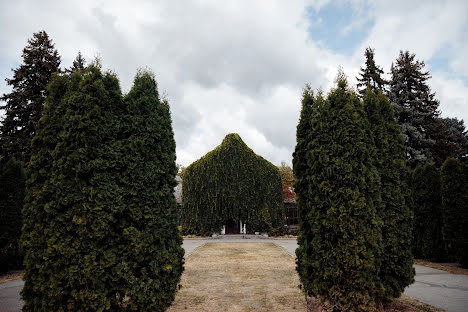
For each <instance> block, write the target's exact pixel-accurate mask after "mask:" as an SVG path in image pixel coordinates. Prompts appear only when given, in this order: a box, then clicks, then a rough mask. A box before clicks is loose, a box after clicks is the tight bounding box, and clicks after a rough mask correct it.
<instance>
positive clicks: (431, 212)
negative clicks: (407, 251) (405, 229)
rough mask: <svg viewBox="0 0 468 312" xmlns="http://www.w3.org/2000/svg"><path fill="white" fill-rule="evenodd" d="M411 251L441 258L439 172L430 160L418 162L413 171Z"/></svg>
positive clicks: (431, 257) (442, 255)
mask: <svg viewBox="0 0 468 312" xmlns="http://www.w3.org/2000/svg"><path fill="white" fill-rule="evenodd" d="M412 180H413V182H412V193H413V210H414V212H413V213H414V224H413V254H414V255H415V257H422V258H428V259H435V260H441V259H443V258H444V257H445V250H444V249H445V248H444V241H443V238H442V209H441V205H442V202H441V197H440V175H439V171H438V170H437V168H436V166H435V164H434V163H426V164H425V165H418V166H417V167H416V169H415V170H414V172H413V179H412Z"/></svg>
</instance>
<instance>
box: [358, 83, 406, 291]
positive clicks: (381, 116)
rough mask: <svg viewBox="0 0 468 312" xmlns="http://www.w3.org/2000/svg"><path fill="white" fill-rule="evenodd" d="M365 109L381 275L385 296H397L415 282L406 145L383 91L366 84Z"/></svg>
mask: <svg viewBox="0 0 468 312" xmlns="http://www.w3.org/2000/svg"><path fill="white" fill-rule="evenodd" d="M364 109H365V111H366V113H367V117H368V119H369V122H370V128H371V132H372V134H373V137H374V142H375V145H376V148H377V157H376V161H375V165H376V167H377V170H378V172H379V176H380V180H381V188H380V193H381V197H382V205H381V206H380V207H379V209H378V214H379V216H380V219H381V220H382V238H383V239H382V264H381V271H380V278H381V280H382V283H383V284H384V287H385V290H386V297H387V298H388V299H390V298H392V297H395V298H398V297H400V295H401V293H402V292H403V291H404V289H405V287H406V286H408V285H410V284H411V283H413V282H414V269H413V255H412V253H411V236H412V235H411V229H412V213H411V210H410V207H409V205H408V203H407V200H408V198H409V195H410V194H409V193H410V192H409V187H408V185H407V168H406V165H405V160H406V159H405V145H404V142H403V136H402V135H401V132H400V127H399V125H398V123H397V122H396V120H395V117H394V115H393V109H392V107H391V105H390V102H389V101H388V99H387V97H386V96H385V95H383V94H382V91H380V90H377V91H374V90H373V89H370V88H368V89H367V92H366V93H365V95H364Z"/></svg>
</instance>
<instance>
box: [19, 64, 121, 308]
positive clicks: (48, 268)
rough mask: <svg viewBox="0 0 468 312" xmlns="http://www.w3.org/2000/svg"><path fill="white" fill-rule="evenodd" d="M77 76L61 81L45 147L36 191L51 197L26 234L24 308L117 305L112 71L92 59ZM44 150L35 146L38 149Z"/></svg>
mask: <svg viewBox="0 0 468 312" xmlns="http://www.w3.org/2000/svg"><path fill="white" fill-rule="evenodd" d="M77 76H78V77H81V76H82V79H81V81H80V82H79V85H78V87H77V88H76V89H75V90H70V89H67V91H69V92H68V93H67V94H66V96H65V98H64V101H65V103H61V104H60V105H59V108H60V107H61V106H62V105H65V107H64V109H65V113H64V114H63V117H62V120H61V123H62V126H61V131H60V134H59V135H58V137H59V141H58V142H57V143H56V146H55V148H54V150H53V152H52V157H51V158H52V173H51V175H50V178H49V179H48V181H46V183H47V184H46V185H47V187H48V191H46V192H47V193H46V194H43V195H44V196H50V197H49V198H44V201H45V204H44V205H43V206H39V207H38V208H39V209H41V208H42V207H43V209H44V212H42V211H40V212H38V213H43V214H45V215H46V217H43V216H41V215H39V216H38V217H37V218H35V219H33V221H35V222H36V223H37V225H35V226H34V228H33V231H34V232H33V233H31V234H27V236H26V238H25V244H24V245H25V247H26V249H27V252H28V253H30V254H31V257H30V259H28V262H27V263H26V266H27V270H29V271H30V272H32V273H33V274H30V275H29V277H28V278H29V280H26V281H25V283H29V284H30V285H29V287H26V286H25V289H24V290H23V292H22V296H23V299H24V300H25V306H24V308H23V311H49V310H54V311H59V310H66V311H100V310H101V311H102V310H105V309H107V310H108V309H114V310H115V309H116V308H117V307H119V306H120V303H119V301H118V300H116V294H118V293H122V292H123V291H122V289H121V288H120V287H118V286H119V285H117V284H116V282H115V280H116V278H117V276H116V274H115V272H114V270H115V269H116V268H117V267H118V264H119V263H121V259H120V258H119V255H120V253H121V252H122V249H125V248H128V247H130V246H124V245H121V244H120V243H121V239H120V238H121V237H122V235H129V234H128V233H122V231H121V228H120V226H119V225H120V218H119V216H120V215H121V214H122V213H123V211H124V210H125V207H124V206H123V204H122V202H121V191H120V188H119V185H118V183H117V182H118V177H119V168H118V166H117V164H118V160H119V159H120V155H119V154H118V153H117V152H116V148H115V141H116V136H117V134H118V130H119V124H120V120H119V118H121V117H120V116H122V106H123V105H122V99H121V92H120V87H119V82H118V79H117V78H116V77H115V76H114V75H112V74H102V73H101V70H100V69H99V68H98V67H96V66H91V67H90V68H89V69H88V70H87V71H86V72H85V73H84V74H81V73H78V72H77V73H75V74H74V75H73V76H72V77H77ZM51 127H53V125H52V126H51ZM44 128H47V127H46V126H44ZM45 132H46V133H45V134H48V133H49V132H48V131H45ZM56 135H57V134H56ZM45 139H47V137H46V138H44V141H45ZM38 141H39V140H38ZM45 143H47V141H45ZM51 143H54V142H53V141H52V142H51ZM51 145H52V144H51ZM48 151H49V150H48V148H43V149H40V150H39V152H42V153H44V155H45V154H46V153H47V152H48ZM38 161H41V159H38ZM40 174H41V172H39V174H38V177H41V176H40ZM39 183H40V181H39ZM28 185H29V187H30V188H32V189H34V188H35V187H37V185H34V184H28ZM48 192H50V193H48ZM32 200H35V199H32ZM36 200H38V201H39V203H42V201H41V198H37V199H36ZM31 210H33V208H31ZM25 227H26V225H25ZM38 230H41V231H42V232H41V233H37V231H38ZM41 235H42V236H43V238H40V237H39V238H37V239H36V240H37V241H39V243H38V247H39V248H40V247H43V246H45V247H46V249H45V250H39V252H40V253H43V254H42V259H39V258H37V256H36V255H35V254H34V253H35V250H34V248H35V247H36V246H34V242H35V241H34V238H35V237H36V236H41ZM28 237H29V238H30V240H32V243H28ZM31 245H32V246H31ZM36 248H37V247H36ZM28 266H29V268H28Z"/></svg>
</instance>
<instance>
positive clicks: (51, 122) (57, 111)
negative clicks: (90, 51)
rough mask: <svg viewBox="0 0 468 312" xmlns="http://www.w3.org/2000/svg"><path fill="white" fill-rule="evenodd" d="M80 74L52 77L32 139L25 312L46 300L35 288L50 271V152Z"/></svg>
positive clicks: (25, 211)
mask: <svg viewBox="0 0 468 312" xmlns="http://www.w3.org/2000/svg"><path fill="white" fill-rule="evenodd" d="M80 81H81V76H80V75H74V76H73V77H72V79H71V80H69V79H68V78H67V77H64V76H61V75H57V74H56V75H55V76H54V77H53V78H52V81H51V83H50V84H49V85H48V96H47V99H46V102H45V105H44V111H43V115H42V117H41V119H40V120H39V122H38V124H37V128H36V135H35V136H34V138H33V139H32V146H31V160H30V162H29V167H28V171H29V176H28V180H27V190H28V192H27V195H26V198H25V205H24V208H23V231H22V236H21V247H22V249H23V251H24V254H25V256H24V258H25V260H24V263H25V272H24V278H23V279H24V281H25V283H24V287H23V290H22V292H21V295H22V297H23V299H24V301H25V305H24V308H23V310H24V311H37V310H41V307H42V305H43V304H45V302H46V301H47V300H48V299H47V292H46V290H45V289H43V288H41V287H38V285H43V284H44V283H46V282H47V281H48V275H47V274H44V272H47V273H48V272H50V270H52V268H51V267H50V264H51V263H50V262H49V261H44V259H45V258H46V255H47V252H48V247H47V241H48V239H49V238H50V237H51V232H52V230H53V228H50V226H49V221H51V219H52V218H55V217H56V216H55V215H54V214H53V210H52V209H51V208H52V207H53V205H54V202H55V195H54V190H53V187H52V185H51V181H50V179H51V173H52V164H53V158H52V153H53V151H54V149H55V147H56V145H57V143H58V142H59V136H60V133H61V131H62V125H63V123H62V120H63V116H64V115H65V112H66V104H67V101H66V100H65V95H66V93H67V90H69V91H72V90H74V89H77V88H78V85H79V82H80Z"/></svg>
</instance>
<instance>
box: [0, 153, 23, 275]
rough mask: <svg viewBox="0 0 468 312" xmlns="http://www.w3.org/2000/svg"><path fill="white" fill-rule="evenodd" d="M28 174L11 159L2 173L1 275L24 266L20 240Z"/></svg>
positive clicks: (0, 218) (0, 220)
mask: <svg viewBox="0 0 468 312" xmlns="http://www.w3.org/2000/svg"><path fill="white" fill-rule="evenodd" d="M25 183H26V174H25V172H24V169H23V165H22V164H21V162H20V161H17V160H16V159H15V158H11V159H10V160H9V161H8V162H7V163H6V164H5V166H4V168H3V170H1V171H0V274H2V273H5V272H6V271H8V270H11V269H19V268H21V267H22V265H23V257H22V255H21V254H20V252H19V248H18V240H19V238H20V235H21V226H22V223H23V221H22V214H21V209H22V208H23V201H24V194H25Z"/></svg>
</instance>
